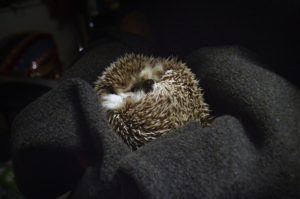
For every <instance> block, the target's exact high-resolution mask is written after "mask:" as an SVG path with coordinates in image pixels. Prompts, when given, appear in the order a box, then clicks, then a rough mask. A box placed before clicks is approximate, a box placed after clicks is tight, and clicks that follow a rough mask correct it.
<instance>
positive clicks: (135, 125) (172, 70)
mask: <svg viewBox="0 0 300 199" xmlns="http://www.w3.org/2000/svg"><path fill="white" fill-rule="evenodd" d="M157 64H161V65H162V66H163V69H164V71H163V72H164V73H163V74H160V76H159V78H160V79H159V80H158V81H156V83H155V85H154V86H153V90H152V91H151V92H149V93H147V94H146V95H145V96H144V97H143V98H142V99H140V100H139V101H133V100H130V98H128V100H127V101H126V103H124V105H123V106H122V107H120V108H118V109H116V110H107V117H108V122H109V124H110V125H111V126H112V128H113V129H114V130H115V131H116V132H117V133H118V134H119V135H120V136H121V137H122V138H123V140H124V141H125V143H126V144H127V145H129V146H130V147H131V148H132V149H133V150H135V149H137V148H138V147H140V146H142V145H144V144H145V143H147V142H149V141H151V140H154V139H156V138H157V137H159V136H161V135H163V134H165V133H168V132H170V131H172V130H174V129H177V128H179V127H182V126H183V125H185V124H186V123H187V122H188V121H199V122H201V124H202V125H203V126H205V125H207V122H208V117H209V108H208V105H207V104H206V103H205V102H204V99H203V94H202V90H201V89H200V88H199V86H198V81H197V80H196V79H195V75H194V74H193V73H192V72H191V71H190V69H189V68H187V66H186V65H185V64H184V63H182V62H180V61H177V60H176V59H175V58H167V59H164V58H160V57H158V58H153V57H147V56H143V55H135V54H126V55H125V56H123V57H121V58H119V59H118V60H117V61H116V62H114V63H112V64H111V65H110V66H109V67H108V68H106V70H105V71H104V73H103V75H102V76H101V77H99V79H98V80H97V81H96V83H95V89H96V91H97V93H98V95H99V96H105V95H107V94H109V93H110V92H115V93H118V92H120V91H129V90H130V88H131V87H132V86H133V85H134V84H135V83H136V81H139V78H140V77H139V75H140V73H141V71H142V70H143V69H144V68H145V67H146V66H151V67H155V66H156V65H157Z"/></svg>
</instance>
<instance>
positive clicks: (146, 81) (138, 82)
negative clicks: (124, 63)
mask: <svg viewBox="0 0 300 199" xmlns="http://www.w3.org/2000/svg"><path fill="white" fill-rule="evenodd" d="M164 72H165V71H164V69H163V65H162V64H161V63H157V64H156V65H155V66H151V65H150V64H147V65H146V66H145V67H144V68H143V69H142V70H141V71H140V72H139V73H136V74H132V77H131V79H130V81H129V82H128V83H127V85H126V86H123V87H120V86H118V85H115V86H113V85H111V86H110V87H108V88H107V93H105V94H103V95H102V97H101V103H102V106H103V107H104V108H106V109H108V110H116V109H120V108H122V107H124V105H125V104H126V103H135V102H138V101H139V100H141V99H142V98H143V97H145V95H147V93H149V92H152V91H153V86H154V84H156V83H158V82H159V81H160V80H161V77H162V75H163V74H164Z"/></svg>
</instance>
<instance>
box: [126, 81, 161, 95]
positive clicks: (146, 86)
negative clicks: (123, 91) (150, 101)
mask: <svg viewBox="0 0 300 199" xmlns="http://www.w3.org/2000/svg"><path fill="white" fill-rule="evenodd" d="M154 83H155V82H154V80H153V79H146V80H144V81H142V82H139V83H137V84H135V85H134V86H133V87H132V88H131V90H130V91H131V92H137V91H144V92H145V93H149V92H151V91H152V90H153V85H154Z"/></svg>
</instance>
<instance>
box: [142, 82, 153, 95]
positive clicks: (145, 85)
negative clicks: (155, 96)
mask: <svg viewBox="0 0 300 199" xmlns="http://www.w3.org/2000/svg"><path fill="white" fill-rule="evenodd" d="M153 84H154V80H153V79H147V80H145V81H144V82H143V90H144V92H145V93H149V92H150V91H152V89H153Z"/></svg>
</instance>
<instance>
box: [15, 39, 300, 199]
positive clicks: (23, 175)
mask: <svg viewBox="0 0 300 199" xmlns="http://www.w3.org/2000/svg"><path fill="white" fill-rule="evenodd" d="M114 45H116V44H113V45H110V48H108V49H110V50H109V51H108V52H107V51H106V50H105V49H107V47H106V46H100V47H96V48H93V49H92V50H91V51H89V52H87V53H86V54H84V55H83V56H82V57H81V58H80V59H79V60H78V61H77V62H76V63H75V68H73V69H72V72H69V73H68V76H66V77H65V80H64V81H62V82H61V83H60V84H59V86H58V87H57V88H54V89H53V90H51V91H50V92H49V93H47V94H46V95H44V96H42V97H41V98H39V99H38V100H37V101H35V102H34V103H32V104H31V105H29V106H28V107H26V108H25V110H23V111H22V113H21V114H20V115H19V116H18V117H17V119H16V120H15V122H14V125H13V131H14V139H13V162H14V169H15V172H16V180H17V183H18V185H19V188H20V189H21V191H22V192H23V193H24V194H25V195H26V196H28V198H52V197H54V196H58V195H60V194H62V193H64V192H66V191H68V190H73V193H72V196H71V198H75V199H76V198H86V199H88V198H251V199H252V198H299V197H300V189H299V187H300V147H299V146H300V130H299V129H300V92H299V90H298V89H297V88H295V87H294V86H293V85H291V84H290V83H288V82H287V81H286V80H284V79H282V78H281V77H279V76H277V75H276V74H274V73H272V72H269V71H267V70H266V69H263V68H262V67H261V66H260V63H259V62H257V61H253V56H252V55H251V56H248V52H247V51H246V50H244V49H241V48H238V47H222V48H206V49H200V50H199V51H197V52H194V53H193V54H192V55H190V56H189V57H188V58H187V60H186V61H187V64H188V66H190V67H191V68H192V70H193V72H195V73H196V74H197V77H198V78H199V79H200V84H201V85H202V87H203V88H204V92H205V93H206V94H205V95H206V97H207V100H208V103H210V104H211V107H212V109H213V114H214V115H215V119H214V121H213V122H212V124H211V125H210V126H209V127H207V128H201V125H199V124H196V123H189V124H188V125H186V126H185V127H184V128H182V129H180V130H178V131H176V132H174V133H170V134H168V135H166V136H162V137H160V138H159V139H157V140H155V141H153V142H151V143H149V144H147V145H145V146H143V147H141V148H140V149H138V150H137V151H134V152H131V151H130V150H129V148H128V147H127V146H126V145H125V144H124V143H123V142H122V140H121V138H119V137H118V136H117V135H116V134H115V133H114V132H113V131H112V130H111V129H110V128H109V126H108V124H107V121H106V119H105V116H104V114H103V112H102V111H101V107H100V105H99V103H98V101H97V96H96V94H95V92H94V90H93V88H92V85H91V83H92V82H93V81H94V80H95V78H96V76H97V75H98V73H101V70H103V68H104V67H105V66H106V64H108V63H109V61H112V60H113V59H115V58H116V57H117V56H119V55H120V54H122V53H123V51H124V52H125V51H126V50H125V48H124V50H122V49H121V48H119V47H118V45H116V46H114ZM108 55H109V56H108ZM103 60H106V61H103ZM71 77H77V79H68V78H71Z"/></svg>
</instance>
